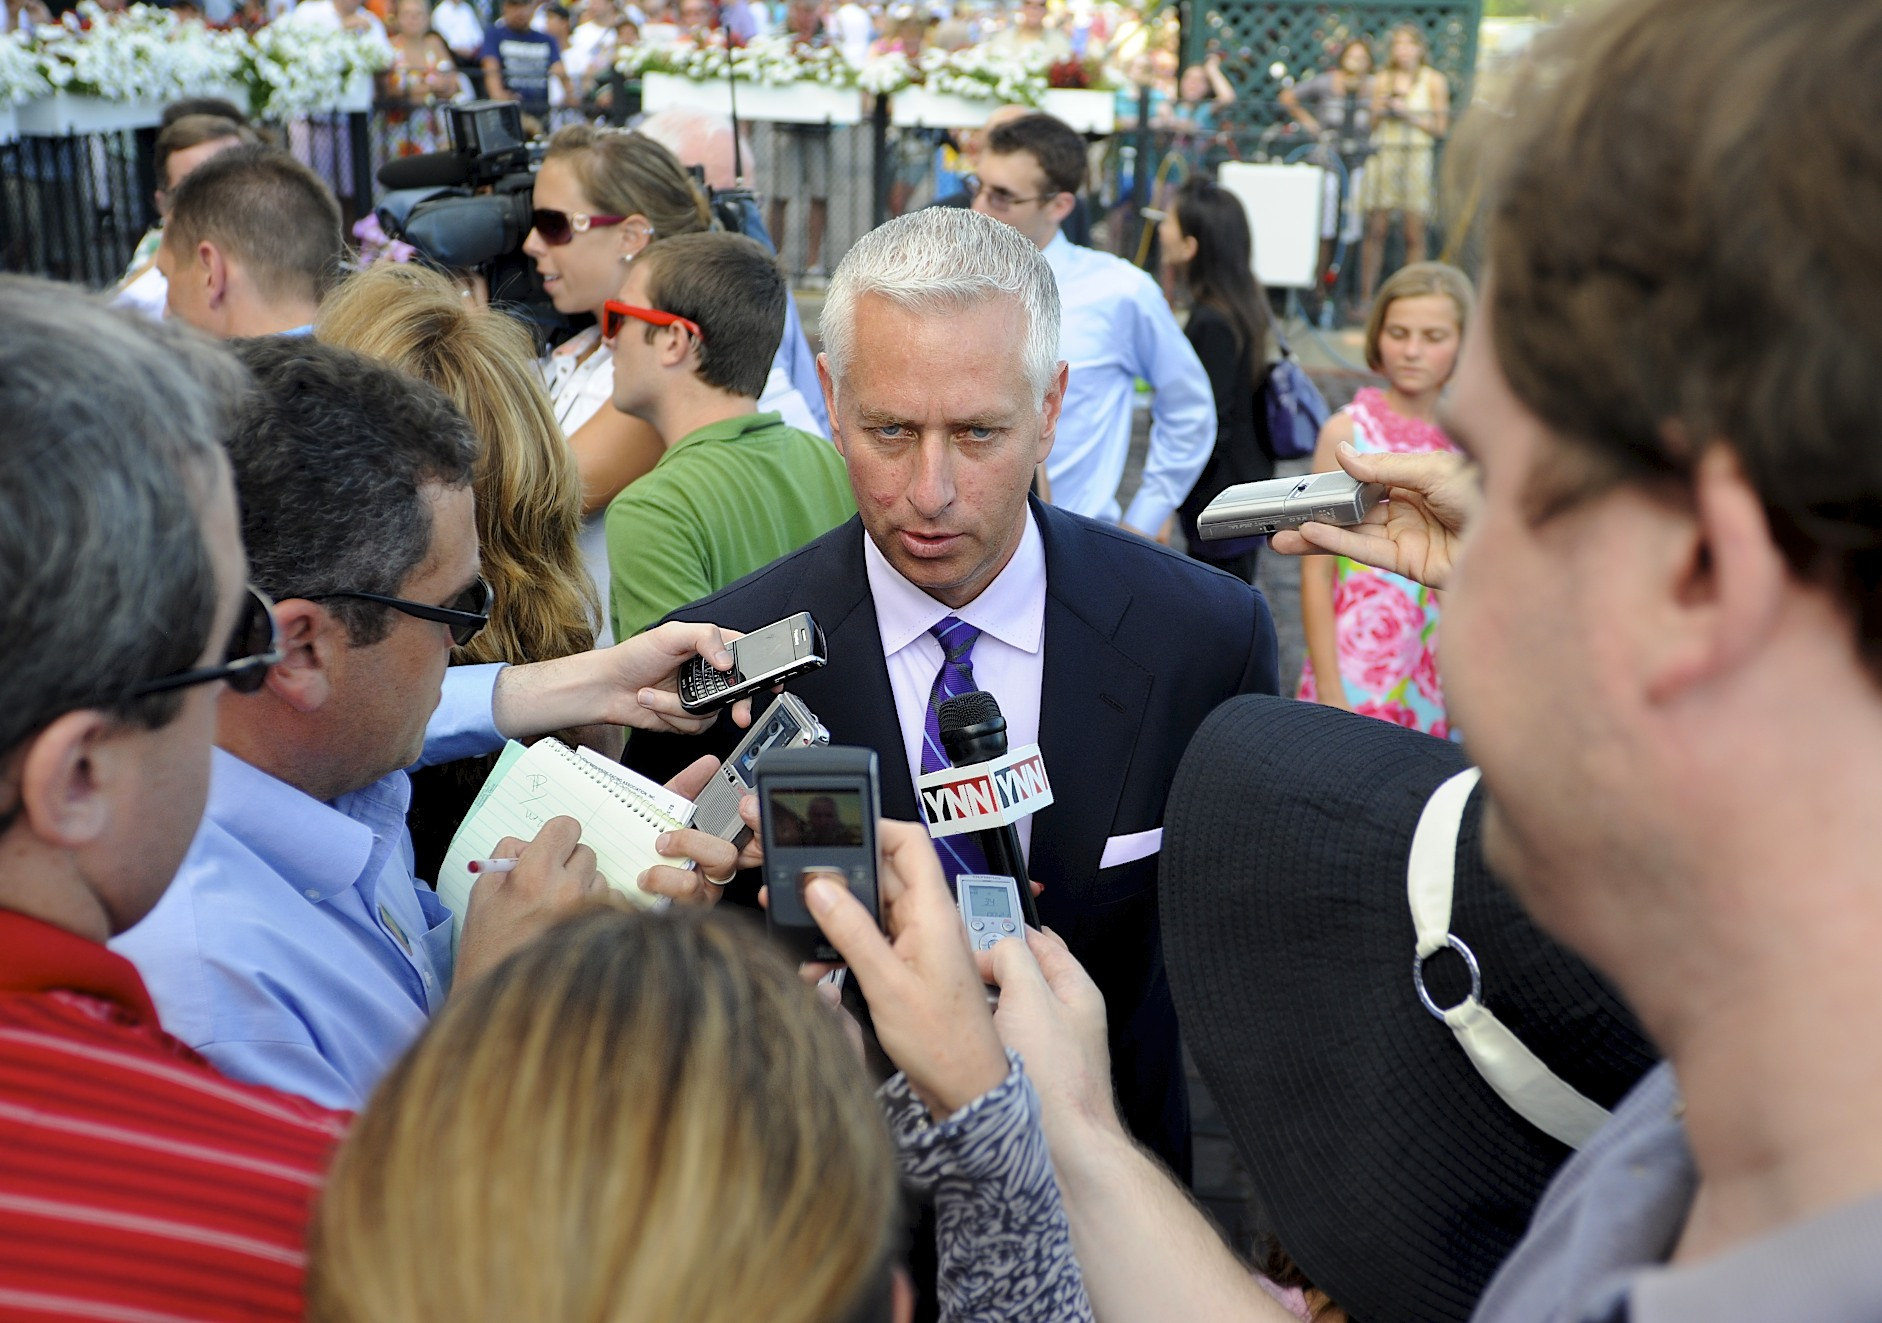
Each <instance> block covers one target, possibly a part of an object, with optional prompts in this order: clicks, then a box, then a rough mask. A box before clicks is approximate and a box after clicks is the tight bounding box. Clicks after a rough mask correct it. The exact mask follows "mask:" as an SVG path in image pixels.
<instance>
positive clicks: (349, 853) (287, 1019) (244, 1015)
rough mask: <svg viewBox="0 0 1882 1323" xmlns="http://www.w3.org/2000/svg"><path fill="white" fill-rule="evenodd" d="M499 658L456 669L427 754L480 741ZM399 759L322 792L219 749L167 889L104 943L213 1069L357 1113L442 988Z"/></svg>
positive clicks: (440, 953) (169, 1025)
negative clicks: (363, 778) (387, 769)
mask: <svg viewBox="0 0 1882 1323" xmlns="http://www.w3.org/2000/svg"><path fill="white" fill-rule="evenodd" d="M502 669H503V668H502V667H501V666H500V665H493V666H454V667H452V668H450V670H449V671H447V672H446V675H445V682H444V687H443V695H442V698H441V699H440V701H439V704H438V709H437V711H436V712H434V713H433V714H432V718H431V721H430V723H429V724H428V726H427V727H426V731H425V752H424V756H423V758H422V759H421V760H420V763H421V765H422V764H424V763H435V762H447V761H450V760H452V759H455V758H464V757H470V756H473V755H476V754H480V753H489V752H492V751H493V750H495V749H497V748H500V747H501V746H502V744H503V739H502V737H501V736H500V735H498V734H497V731H496V727H495V725H494V724H493V723H492V721H491V714H490V702H491V694H492V690H493V688H494V686H495V684H496V678H497V673H498V672H499V671H501V670H502ZM411 797H412V787H411V779H410V778H409V777H408V776H407V775H406V774H405V773H404V772H402V771H401V772H394V773H392V774H391V775H390V776H387V777H384V778H382V779H381V780H378V781H375V782H374V783H373V784H371V785H369V786H366V787H365V788H364V789H361V790H355V791H353V792H352V793H350V794H346V795H342V796H340V798H338V799H336V800H334V801H333V802H332V803H330V804H323V803H321V802H320V801H319V800H316V799H314V798H312V797H311V796H309V795H307V794H305V793H303V792H302V791H300V790H297V789H295V788H294V787H293V786H291V785H288V784H287V783H286V782H285V781H280V780H277V779H276V778H274V777H273V776H270V775H269V774H268V773H266V772H264V771H261V770H260V769H259V768H256V767H252V766H250V765H249V764H248V763H245V762H243V761H242V760H241V759H239V758H237V757H235V756H234V755H233V754H230V753H226V752H224V751H223V750H221V749H217V750H216V751H215V762H214V765H213V771H212V773H211V777H210V784H209V805H208V809H207V811H206V812H205V813H204V815H203V822H202V826H201V827H200V828H198V830H197V832H196V839H195V841H194V842H192V843H191V845H190V850H189V854H188V855H187V856H185V858H184V860H183V866H182V868H181V869H180V870H179V871H178V872H177V875H176V880H175V881H173V882H172V883H171V884H170V889H169V890H168V891H166V892H165V893H164V895H163V899H162V900H160V901H158V902H157V906H156V908H155V909H153V910H152V911H151V912H150V913H149V914H148V915H147V916H145V918H144V920H143V921H142V922H141V923H139V924H138V925H137V926H136V927H134V928H132V929H131V930H130V931H128V932H126V933H124V934H122V935H121V936H119V937H118V938H116V939H115V940H114V941H112V943H111V948H112V949H113V950H114V951H116V952H117V953H118V954H120V955H122V956H124V957H126V958H127V959H129V960H130V961H131V963H132V964H134V965H136V966H137V971H138V973H140V974H141V975H143V978H144V983H145V985H146V986H147V987H148V988H149V989H150V995H151V998H152V1000H153V1001H154V1002H155V1003H156V1006H157V1013H158V1015H159V1016H161V1017H162V1019H163V1026H164V1028H165V1029H167V1030H168V1031H169V1032H170V1033H171V1034H173V1035H175V1036H176V1037H177V1038H180V1039H181V1040H183V1041H184V1042H185V1043H188V1044H189V1045H190V1046H191V1047H193V1048H195V1049H196V1050H197V1051H198V1052H200V1053H202V1054H203V1055H204V1056H205V1057H207V1058H208V1059H209V1060H210V1061H212V1062H214V1063H215V1065H216V1067H217V1068H218V1069H220V1070H221V1071H222V1072H223V1073H224V1074H226V1075H229V1076H232V1077H233V1078H235V1079H238V1080H247V1081H249V1082H251V1083H254V1084H266V1085H270V1086H272V1087H274V1088H277V1089H285V1090H287V1091H288V1092H290V1093H298V1094H301V1095H302V1096H304V1097H308V1098H312V1099H313V1100H314V1101H315V1102H318V1103H322V1104H324V1105H325V1106H328V1107H339V1108H351V1109H358V1108H359V1107H360V1106H362V1105H363V1104H364V1103H365V1101H366V1097H367V1095H368V1094H369V1093H371V1091H372V1088H373V1085H374V1084H376V1083H378V1081H379V1077H380V1076H381V1075H383V1074H384V1073H385V1072H386V1070H387V1069H388V1068H389V1067H390V1066H391V1065H392V1063H393V1062H394V1061H396V1060H398V1058H399V1056H400V1054H401V1053H403V1052H404V1051H405V1049H406V1048H407V1047H408V1046H410V1045H411V1043H412V1040H413V1039H415V1038H416V1037H417V1036H418V1033H419V1031H420V1030H421V1029H423V1028H424V1027H425V1022H426V1021H427V1020H428V1019H429V1018H430V1017H431V1015H432V1013H433V1012H435V1011H436V1010H437V1009H438V1008H439V1007H441V1006H442V1005H443V1004H444V999H445V996H446V995H447V994H448V993H449V992H450V990H451V971H452V950H451V915H450V911H448V910H446V909H445V907H444V906H443V904H441V903H440V902H439V900H438V898H437V896H436V895H435V894H434V893H433V892H432V890H431V888H430V887H428V886H426V885H425V884H424V883H422V882H419V881H418V880H417V879H416V878H414V877H413V876H412V852H411V839H410V837H409V835H408V834H407V832H406V829H405V811H406V808H407V806H408V805H409V804H410V803H411Z"/></svg>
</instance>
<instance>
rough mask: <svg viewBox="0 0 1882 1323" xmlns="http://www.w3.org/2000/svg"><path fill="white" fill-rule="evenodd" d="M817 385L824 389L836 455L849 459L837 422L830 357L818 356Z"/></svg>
mask: <svg viewBox="0 0 1882 1323" xmlns="http://www.w3.org/2000/svg"><path fill="white" fill-rule="evenodd" d="M817 384H818V385H819V386H820V387H822V388H823V411H824V412H825V413H827V414H829V415H830V442H831V444H832V445H834V446H835V447H836V453H837V454H839V455H841V456H843V458H845V459H848V458H849V453H850V452H849V451H848V450H847V449H845V448H844V445H843V427H842V424H840V423H838V422H837V420H836V378H835V377H833V376H831V375H830V356H829V355H828V354H818V355H817Z"/></svg>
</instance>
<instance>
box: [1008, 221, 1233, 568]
mask: <svg viewBox="0 0 1882 1323" xmlns="http://www.w3.org/2000/svg"><path fill="white" fill-rule="evenodd" d="M1045 257H1046V265H1048V266H1050V267H1051V268H1052V275H1053V277H1054V278H1055V279H1056V280H1057V281H1058V283H1059V305H1060V319H1061V320H1060V331H1059V357H1060V358H1062V359H1064V360H1065V361H1066V362H1067V363H1069V364H1070V365H1071V379H1070V380H1069V381H1068V382H1067V384H1066V388H1065V409H1064V412H1063V413H1061V414H1060V416H1059V431H1058V439H1057V440H1056V441H1054V442H1053V445H1052V454H1051V455H1050V456H1048V457H1047V459H1046V474H1047V476H1049V477H1050V478H1051V479H1052V504H1054V505H1056V506H1059V507H1060V508H1061V509H1066V510H1070V511H1072V512H1074V513H1076V514H1081V515H1089V516H1091V517H1092V518H1093V519H1102V520H1104V521H1105V522H1106V523H1112V524H1115V523H1117V522H1118V521H1119V515H1118V504H1117V489H1118V484H1119V483H1120V482H1122V481H1123V478H1124V461H1125V459H1126V458H1127V457H1128V456H1129V454H1130V443H1131V406H1132V403H1133V401H1134V400H1135V398H1136V389H1137V384H1136V383H1137V378H1139V377H1142V378H1143V379H1144V380H1145V381H1147V382H1149V383H1150V386H1151V389H1152V390H1154V391H1155V392H1156V396H1155V399H1154V401H1153V403H1152V404H1151V410H1150V454H1149V457H1148V458H1147V459H1146V460H1145V462H1144V478H1143V484H1142V485H1141V486H1140V487H1139V488H1138V489H1137V494H1136V495H1135V496H1134V497H1133V498H1132V499H1131V505H1130V509H1129V510H1127V511H1125V512H1124V514H1123V522H1124V523H1126V524H1129V525H1130V526H1131V527H1132V528H1135V529H1137V530H1138V531H1139V532H1143V533H1149V534H1151V535H1152V536H1155V534H1156V533H1157V530H1159V529H1161V528H1162V527H1163V521H1164V520H1166V519H1168V518H1169V517H1170V515H1171V514H1173V513H1174V512H1175V510H1176V507H1177V506H1179V505H1181V504H1182V503H1183V498H1184V497H1185V496H1188V495H1189V489H1190V488H1191V487H1193V486H1195V485H1196V478H1197V476H1198V475H1200V474H1201V473H1202V469H1203V465H1205V464H1207V463H1208V462H1209V455H1210V452H1211V451H1213V450H1214V449H1215V417H1216V414H1215V394H1214V392H1213V391H1212V390H1211V389H1210V386H1209V374H1208V373H1207V372H1205V371H1203V367H1202V362H1201V360H1200V359H1198V358H1197V357H1196V351H1195V350H1194V349H1191V348H1190V347H1189V341H1188V339H1187V338H1185V337H1184V335H1183V331H1182V328H1181V327H1179V326H1177V324H1176V318H1175V317H1173V316H1171V315H1170V305H1169V304H1168V303H1166V302H1165V301H1164V298H1163V291H1162V290H1161V289H1159V288H1158V287H1157V282H1156V281H1154V280H1152V279H1151V278H1150V277H1149V276H1148V275H1147V274H1145V273H1144V272H1143V271H1140V270H1138V268H1136V267H1134V266H1132V265H1131V264H1130V263H1129V262H1126V261H1125V260H1124V259H1123V258H1121V257H1113V256H1112V255H1111V254H1110V253H1101V252H1099V251H1098V250H1097V249H1095V248H1081V247H1079V246H1078V245H1077V244H1075V243H1073V242H1071V240H1069V239H1067V238H1066V237H1065V236H1064V235H1063V234H1058V235H1054V236H1053V239H1052V242H1051V243H1049V244H1047V245H1046V250H1045Z"/></svg>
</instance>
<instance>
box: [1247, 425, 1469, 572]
mask: <svg viewBox="0 0 1882 1323" xmlns="http://www.w3.org/2000/svg"><path fill="white" fill-rule="evenodd" d="M1337 454H1338V456H1339V461H1340V467H1341V468H1342V469H1344V470H1345V471H1346V472H1347V473H1348V474H1349V475H1351V476H1352V477H1353V478H1356V479H1358V480H1359V481H1360V482H1365V483H1378V484H1381V485H1382V486H1384V487H1386V488H1387V489H1388V495H1387V496H1386V499H1384V500H1383V501H1380V502H1379V503H1378V504H1376V505H1374V506H1372V507H1371V508H1370V509H1369V510H1367V511H1366V514H1365V517H1364V519H1362V520H1361V521H1359V522H1358V523H1357V524H1355V525H1353V526H1350V527H1336V526H1334V525H1332V524H1328V523H1321V522H1314V521H1309V522H1307V523H1303V524H1301V525H1299V526H1298V528H1297V529H1295V530H1292V531H1277V532H1275V534H1274V536H1273V539H1272V541H1271V543H1270V545H1271V546H1273V548H1274V549H1275V550H1276V551H1278V552H1280V553H1281V554H1282V555H1285V556H1302V555H1312V554H1314V553H1318V552H1325V553H1328V554H1331V555H1335V556H1345V557H1347V558H1349V559H1351V560H1356V561H1359V562H1361V563H1362V564H1365V565H1371V566H1373V567H1375V568H1377V569H1381V570H1386V571H1389V572H1390V573H1393V574H1402V575H1404V576H1405V577H1406V578H1407V579H1411V580H1414V581H1415V582H1417V583H1422V584H1424V585H1425V586H1426V587H1427V588H1443V587H1445V586H1446V585H1447V584H1448V583H1449V581H1450V577H1451V566H1452V565H1453V564H1455V563H1456V559H1457V553H1458V547H1459V544H1460V543H1461V542H1462V540H1463V533H1464V529H1465V527H1466V526H1467V525H1468V524H1469V523H1470V521H1471V520H1472V519H1473V518H1474V517H1475V516H1476V512H1477V508H1478V506H1479V505H1480V504H1481V502H1482V499H1483V494H1482V492H1481V491H1480V490H1479V488H1478V486H1477V480H1476V476H1475V474H1474V472H1473V471H1472V468H1471V466H1470V465H1469V463H1468V462H1466V461H1465V460H1464V458H1463V457H1462V456H1460V455H1391V454H1379V453H1376V452H1375V453H1367V454H1361V453H1360V452H1359V451H1357V450H1355V449H1353V448H1352V446H1350V445H1347V444H1345V443H1342V444H1341V445H1340V447H1339V450H1338V451H1337Z"/></svg>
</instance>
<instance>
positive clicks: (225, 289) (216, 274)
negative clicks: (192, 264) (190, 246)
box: [194, 239, 230, 310]
mask: <svg viewBox="0 0 1882 1323" xmlns="http://www.w3.org/2000/svg"><path fill="white" fill-rule="evenodd" d="M194 274H195V276H196V278H197V279H198V280H200V281H202V283H203V290H204V293H205V294H207V295H208V306H209V307H211V308H215V309H218V310H220V309H221V308H222V306H223V305H224V304H225V303H227V302H228V297H229V275H230V272H229V259H228V257H227V256H226V255H225V254H224V253H223V251H222V250H221V249H220V248H218V247H216V245H215V244H214V243H212V242H210V241H209V240H208V239H204V240H203V241H202V242H200V243H198V244H197V245H196V271H195V273H194Z"/></svg>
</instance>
